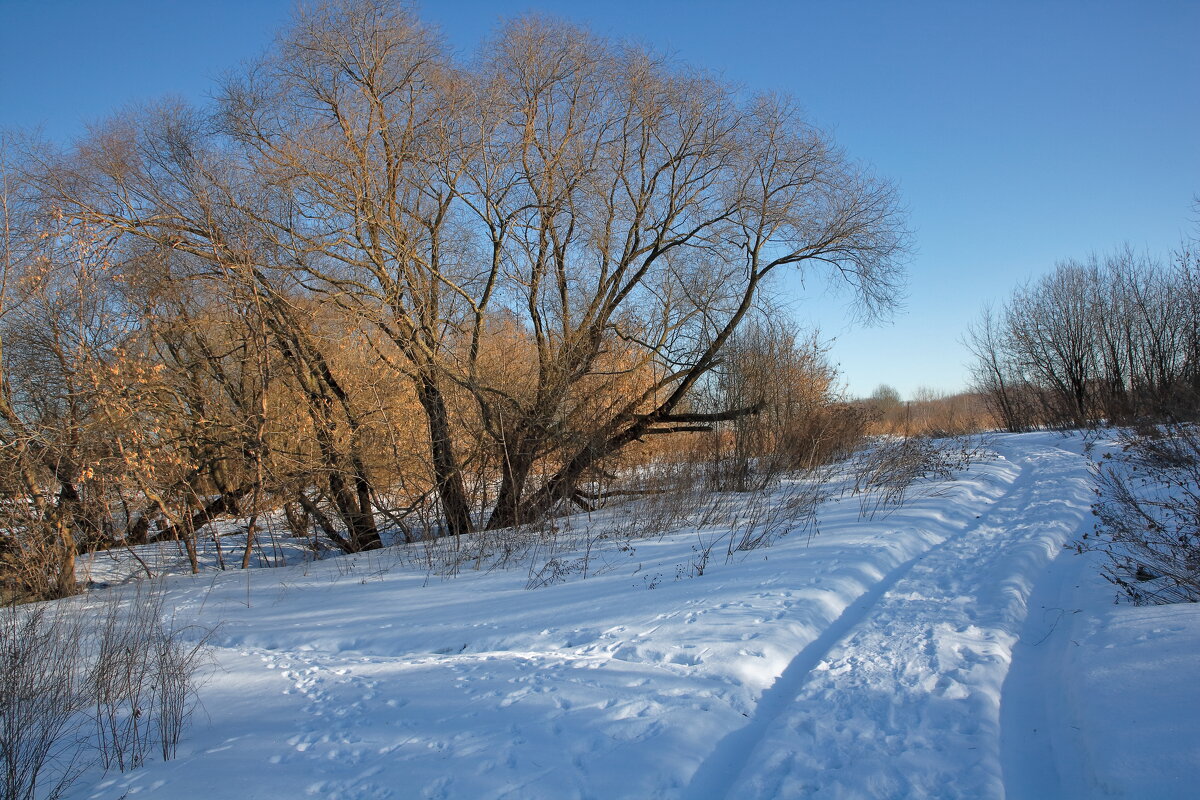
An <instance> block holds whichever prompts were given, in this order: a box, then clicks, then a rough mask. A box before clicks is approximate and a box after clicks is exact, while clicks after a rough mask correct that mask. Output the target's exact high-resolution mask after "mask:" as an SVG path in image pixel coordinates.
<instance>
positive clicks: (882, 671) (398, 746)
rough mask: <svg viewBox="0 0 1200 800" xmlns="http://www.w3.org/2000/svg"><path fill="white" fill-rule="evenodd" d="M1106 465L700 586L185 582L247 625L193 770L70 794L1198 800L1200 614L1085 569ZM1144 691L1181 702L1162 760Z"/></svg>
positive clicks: (975, 491)
mask: <svg viewBox="0 0 1200 800" xmlns="http://www.w3.org/2000/svg"><path fill="white" fill-rule="evenodd" d="M1080 446H1081V443H1080V441H1079V440H1078V439H1071V440H1064V439H1062V438H1060V437H1058V436H1056V435H1050V434H1034V435H1024V436H1012V437H1008V436H1005V437H998V438H997V439H996V442H995V444H994V448H995V453H993V455H992V456H991V457H989V458H987V459H985V460H984V461H983V462H981V463H978V464H976V465H974V466H972V467H971V469H970V470H969V471H968V472H967V473H966V474H965V475H963V476H961V478H960V479H959V480H957V481H955V482H952V483H949V484H945V485H943V486H941V487H940V488H939V490H938V491H937V492H936V493H927V494H924V495H922V496H918V497H915V498H914V499H913V500H912V501H911V502H910V503H908V504H907V505H906V506H904V507H903V508H901V509H899V510H897V511H896V512H895V513H893V514H891V515H889V516H887V517H882V518H877V519H875V520H869V521H868V520H861V519H859V517H858V514H857V512H858V503H857V501H856V500H854V499H852V498H847V499H845V500H842V501H835V502H832V503H830V504H829V505H828V506H827V507H826V508H825V510H824V511H823V513H822V523H821V532H820V534H819V535H817V536H816V537H814V538H813V539H812V540H811V541H809V540H807V539H806V538H805V537H803V536H795V537H789V538H785V539H784V540H782V541H781V542H780V543H779V544H778V545H777V546H775V547H773V548H770V549H767V550H762V551H756V552H754V553H751V554H749V555H748V556H747V557H746V558H745V560H744V561H741V562H735V563H732V564H718V563H714V564H711V565H710V566H709V569H708V570H707V571H706V572H705V574H704V575H703V576H702V577H695V578H688V577H686V565H687V564H688V563H689V559H691V558H693V557H694V555H695V547H696V546H697V545H698V543H700V542H702V541H704V537H705V536H708V535H710V534H711V532H705V531H685V532H680V533H679V534H673V535H669V536H666V537H664V538H662V539H657V540H653V541H643V542H638V543H636V547H635V548H634V549H632V550H629V551H625V550H620V551H616V552H613V553H609V554H607V555H606V556H604V558H605V559H607V561H606V562H604V563H606V564H607V566H606V568H605V569H604V570H602V574H600V575H598V576H594V577H588V578H587V579H586V580H581V579H578V577H577V578H575V579H574V580H571V581H569V582H567V583H565V584H560V585H556V586H551V587H548V588H542V589H537V590H533V591H529V590H526V589H524V584H525V582H526V579H527V574H526V572H524V571H498V572H494V573H491V574H484V573H472V572H467V573H466V574H464V575H462V576H461V577H459V578H456V579H454V580H450V581H439V580H437V579H433V580H432V581H431V580H430V579H429V577H428V576H427V575H425V574H424V573H415V572H413V571H411V570H408V569H405V568H401V567H398V566H396V564H395V562H394V561H392V562H389V561H388V558H389V556H388V555H387V554H386V553H384V554H375V555H372V556H360V557H358V558H356V559H336V560H331V561H329V562H321V563H318V564H314V565H308V566H306V567H297V568H287V569H277V570H263V571H257V572H254V573H253V574H224V575H219V576H217V577H216V578H213V577H211V576H208V577H201V578H194V579H193V578H181V579H178V581H177V583H176V584H175V585H174V586H173V589H172V591H173V592H176V593H177V598H178V599H179V600H180V611H179V613H180V614H182V615H184V616H185V617H187V616H188V615H192V616H193V617H194V618H196V619H197V620H199V621H202V622H207V623H209V624H211V623H212V622H213V621H216V620H219V621H220V628H219V629H218V631H217V633H216V635H215V638H214V641H215V642H216V644H217V645H218V649H217V661H218V667H219V669H218V670H217V671H215V672H214V674H213V675H212V677H211V679H210V681H209V683H208V684H207V685H206V686H205V688H204V690H203V693H202V701H203V708H202V709H201V710H200V713H198V715H197V717H196V720H195V724H194V725H193V726H192V728H191V729H190V730H189V732H188V734H187V736H186V738H185V741H184V743H183V746H182V747H181V749H180V757H179V758H178V759H177V760H175V761H172V762H169V763H166V764H161V763H156V764H150V765H148V766H146V767H145V768H143V769H140V770H137V771H135V772H131V773H129V774H127V775H112V774H110V775H108V776H99V775H91V774H89V775H88V776H85V779H84V780H83V781H81V782H80V784H79V785H77V786H76V788H75V791H74V792H73V793H72V798H84V797H87V798H97V800H99V799H100V798H104V799H105V800H116V798H120V797H123V796H128V797H133V796H135V795H137V796H151V797H160V798H172V799H173V800H174V799H175V798H179V800H189V799H190V798H195V799H196V800H214V798H224V797H228V798H255V797H257V798H296V797H321V798H341V799H342V800H359V799H360V798H363V799H365V798H472V800H474V799H475V798H555V799H556V800H557V798H598V799H601V800H602V799H603V798H689V799H692V800H701V799H704V800H707V799H708V798H791V797H804V796H809V795H811V796H815V797H822V798H827V797H828V798H904V797H914V798H917V797H933V798H953V797H970V798H986V797H991V798H1002V797H1005V796H1007V797H1010V798H1017V800H1020V799H1021V798H1045V797H1068V798H1070V797H1090V796H1097V795H1110V796H1118V797H1119V796H1126V797H1164V798H1166V797H1186V796H1188V795H1187V791H1188V790H1190V789H1191V788H1193V787H1194V785H1195V783H1196V782H1197V781H1200V727H1198V726H1200V723H1197V722H1196V721H1194V720H1193V719H1192V718H1193V717H1194V716H1195V715H1194V714H1193V715H1188V714H1187V713H1185V712H1186V709H1187V708H1190V707H1192V706H1193V705H1194V699H1195V692H1196V690H1195V688H1194V686H1195V685H1196V678H1197V677H1198V675H1197V668H1196V659H1195V658H1194V654H1195V646H1196V643H1197V642H1200V615H1197V614H1194V613H1193V614H1191V616H1186V613H1184V612H1190V611H1197V610H1200V609H1184V610H1183V612H1178V613H1174V614H1170V615H1168V616H1166V617H1163V619H1169V620H1170V622H1169V624H1168V623H1163V622H1160V621H1159V618H1158V617H1154V616H1148V614H1149V613H1150V611H1151V610H1147V609H1130V608H1128V607H1120V608H1118V609H1116V610H1112V609H1114V607H1113V606H1112V605H1111V598H1112V593H1111V591H1110V590H1108V589H1107V588H1106V587H1105V586H1104V584H1103V582H1102V581H1101V580H1100V579H1099V578H1097V577H1096V576H1095V575H1094V574H1093V573H1092V572H1091V571H1090V569H1089V568H1088V565H1087V564H1086V560H1085V559H1083V558H1079V557H1076V556H1074V555H1073V554H1072V553H1071V552H1070V551H1069V550H1064V547H1063V545H1064V544H1065V543H1067V542H1068V541H1069V540H1070V539H1071V538H1072V537H1074V536H1075V535H1076V534H1077V533H1078V532H1080V530H1082V529H1086V526H1090V524H1091V522H1090V516H1089V513H1088V512H1089V506H1090V502H1091V500H1092V495H1091V483H1090V479H1089V476H1088V471H1087V465H1086V462H1085V460H1084V459H1083V458H1082V457H1081V456H1080V454H1079V449H1080ZM602 523H603V520H602V518H601V519H600V520H599V521H598V524H602ZM393 558H394V557H393ZM622 559H624V561H622ZM676 578H679V579H676ZM1080 587H1082V588H1080ZM1089 604H1090V605H1089ZM1085 606H1086V609H1087V610H1086V611H1085V610H1084V607H1085ZM1077 612H1078V613H1077ZM1158 613H1159V614H1162V613H1163V612H1158ZM1181 613H1182V614H1183V615H1181ZM1147 632H1150V633H1147ZM1121 659H1123V660H1121ZM1160 663H1161V664H1162V665H1163V666H1162V667H1161V668H1160V667H1159V666H1158V665H1159V664H1160ZM1154 670H1157V672H1155V671H1154ZM1135 674H1136V675H1143V674H1153V675H1154V676H1155V679H1156V680H1158V681H1160V682H1161V683H1165V684H1169V685H1170V686H1171V687H1172V690H1173V691H1175V693H1176V694H1180V693H1182V694H1183V697H1182V698H1180V699H1178V700H1174V701H1173V700H1170V699H1168V700H1165V701H1161V700H1160V701H1159V704H1158V705H1152V704H1151V706H1150V707H1151V708H1152V709H1153V710H1154V711H1155V712H1156V713H1157V714H1158V715H1159V716H1158V717H1156V720H1157V722H1156V723H1155V724H1156V725H1157V727H1154V726H1153V725H1152V726H1151V727H1150V730H1151V731H1152V732H1157V735H1158V736H1159V738H1158V739H1156V740H1152V742H1151V744H1149V745H1145V746H1144V747H1141V748H1140V749H1139V748H1137V747H1134V748H1132V749H1131V748H1130V746H1129V743H1128V741H1127V738H1128V737H1125V738H1124V739H1123V738H1122V737H1123V736H1124V731H1123V726H1124V727H1127V726H1128V725H1129V724H1131V723H1130V720H1133V723H1134V724H1139V725H1145V724H1147V723H1146V722H1145V720H1144V719H1141V721H1139V719H1140V718H1138V717H1137V715H1138V714H1139V709H1141V708H1144V707H1145V706H1147V701H1146V697H1147V696H1149V695H1147V694H1146V692H1143V693H1142V694H1140V695H1139V694H1138V692H1136V691H1132V690H1131V688H1132V686H1133V685H1134V682H1133V681H1131V680H1130V679H1129V677H1130V676H1131V675H1135ZM1176 687H1180V688H1176ZM1089 695H1093V696H1099V697H1105V698H1108V700H1107V702H1109V704H1110V706H1112V705H1113V704H1115V705H1116V706H1120V703H1121V702H1123V700H1122V698H1128V699H1127V700H1125V702H1127V703H1129V704H1131V705H1130V708H1128V709H1126V710H1125V711H1121V710H1120V709H1118V712H1117V713H1116V714H1114V713H1112V712H1110V711H1109V710H1108V709H1107V708H1103V707H1098V708H1093V707H1092V705H1091V704H1089V703H1088V700H1089ZM1170 708H1174V709H1179V708H1182V709H1184V710H1185V711H1178V710H1176V711H1174V713H1172V712H1171V711H1169V710H1167V709H1170ZM1189 726H1190V727H1189ZM1168 740H1169V741H1168ZM1159 741H1161V742H1168V743H1166V744H1163V745H1161V746H1160V745H1159V744H1155V743H1154V742H1159ZM1156 748H1157V749H1156ZM1117 752H1119V753H1120V758H1114V757H1113V754H1114V753H1117ZM1122 759H1123V760H1122ZM1150 771H1153V772H1154V778H1155V780H1157V781H1158V783H1150V784H1148V783H1147V777H1146V773H1147V772H1150ZM1147 786H1149V787H1150V791H1149V792H1148V793H1147V792H1146V791H1145V789H1146V787H1147Z"/></svg>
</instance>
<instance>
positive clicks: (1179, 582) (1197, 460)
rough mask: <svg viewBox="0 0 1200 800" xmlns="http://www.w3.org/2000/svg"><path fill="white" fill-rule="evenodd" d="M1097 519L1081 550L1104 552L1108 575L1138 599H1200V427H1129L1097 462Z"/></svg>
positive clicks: (1139, 601)
mask: <svg viewBox="0 0 1200 800" xmlns="http://www.w3.org/2000/svg"><path fill="white" fill-rule="evenodd" d="M1095 472H1096V481H1097V487H1096V495H1097V497H1098V500H1097V502H1096V503H1095V504H1094V506H1093V508H1092V511H1093V513H1094V514H1095V515H1096V516H1097V517H1098V518H1099V524H1098V525H1097V527H1096V531H1095V534H1094V535H1091V536H1089V535H1086V534H1085V536H1084V539H1083V542H1081V544H1080V549H1081V550H1082V549H1088V550H1096V551H1100V552H1103V553H1104V554H1105V555H1106V556H1107V559H1106V562H1105V564H1104V566H1103V568H1102V571H1103V573H1104V576H1105V577H1106V578H1107V579H1108V580H1110V581H1112V582H1113V583H1114V584H1116V585H1117V586H1119V587H1120V588H1121V590H1122V591H1123V592H1124V593H1125V594H1126V595H1127V596H1128V597H1129V599H1130V600H1132V601H1133V602H1134V603H1137V604H1139V605H1142V604H1156V603H1182V602H1189V603H1194V602H1197V601H1200V433H1198V432H1197V430H1196V428H1194V427H1191V426H1185V425H1171V426H1164V427H1162V428H1146V429H1144V430H1142V431H1140V432H1139V431H1127V432H1126V433H1124V434H1123V435H1122V436H1121V448H1120V451H1119V452H1118V453H1116V454H1112V453H1107V454H1105V456H1104V457H1103V458H1101V459H1100V460H1099V461H1098V462H1097V463H1096V464H1095Z"/></svg>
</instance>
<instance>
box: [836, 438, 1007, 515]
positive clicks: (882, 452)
mask: <svg viewBox="0 0 1200 800" xmlns="http://www.w3.org/2000/svg"><path fill="white" fill-rule="evenodd" d="M983 447H984V443H983V442H982V441H981V440H979V439H977V438H975V437H970V436H960V437H955V438H949V439H945V438H942V439H934V438H930V437H928V436H900V437H885V438H881V439H879V440H878V441H877V442H876V443H875V444H874V445H873V446H871V447H869V448H866V449H864V450H863V451H862V452H861V453H860V454H859V456H858V458H857V459H856V461H855V463H854V465H853V479H854V480H853V484H852V486H851V493H852V494H853V495H855V496H856V497H858V498H859V504H860V508H859V513H860V514H861V515H862V516H864V517H867V518H873V517H874V516H875V515H876V514H878V513H880V512H881V511H885V510H886V511H894V510H895V509H897V508H899V507H900V506H902V505H904V503H905V502H906V501H907V500H908V499H909V498H910V496H911V494H912V491H913V489H914V487H915V486H916V485H917V484H918V483H919V482H920V481H923V480H941V481H949V480H953V479H954V476H955V474H957V473H959V472H961V471H963V470H965V469H967V468H968V467H970V466H971V464H972V463H973V462H975V461H977V460H978V459H979V458H980V457H981V455H982V452H983Z"/></svg>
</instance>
